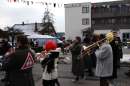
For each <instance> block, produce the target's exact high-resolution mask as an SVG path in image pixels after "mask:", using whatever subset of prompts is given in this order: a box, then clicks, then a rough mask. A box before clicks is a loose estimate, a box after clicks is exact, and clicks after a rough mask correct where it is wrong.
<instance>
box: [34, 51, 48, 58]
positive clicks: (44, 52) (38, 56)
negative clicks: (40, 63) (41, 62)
mask: <svg viewBox="0 0 130 86" xmlns="http://www.w3.org/2000/svg"><path fill="white" fill-rule="evenodd" d="M42 54H45V56H46V54H47V53H46V51H42V52H41V53H40V54H39V55H37V56H36V58H37V59H39V58H40V55H42Z"/></svg>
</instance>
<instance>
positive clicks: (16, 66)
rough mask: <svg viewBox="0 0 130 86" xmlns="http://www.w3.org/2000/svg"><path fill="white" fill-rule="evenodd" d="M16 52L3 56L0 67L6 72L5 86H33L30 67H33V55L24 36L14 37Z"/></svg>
mask: <svg viewBox="0 0 130 86" xmlns="http://www.w3.org/2000/svg"><path fill="white" fill-rule="evenodd" d="M16 39H17V45H18V47H19V48H18V50H16V51H14V52H7V53H6V54H5V58H4V61H3V62H2V67H3V70H4V71H7V75H6V77H5V79H6V80H5V86H35V84H34V80H33V75H32V67H33V66H34V58H35V53H34V52H33V51H32V49H31V48H29V47H28V39H27V36H25V35H18V36H17V37H16Z"/></svg>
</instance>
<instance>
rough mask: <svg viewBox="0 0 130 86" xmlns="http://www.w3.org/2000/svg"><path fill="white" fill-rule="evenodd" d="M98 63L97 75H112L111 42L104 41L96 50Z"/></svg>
mask: <svg viewBox="0 0 130 86" xmlns="http://www.w3.org/2000/svg"><path fill="white" fill-rule="evenodd" d="M95 55H96V57H97V65H96V72H95V75H96V76H99V77H108V76H112V72H113V52H112V48H111V46H110V44H109V43H107V42H105V43H103V44H102V45H101V46H100V48H99V50H97V51H96V52H95Z"/></svg>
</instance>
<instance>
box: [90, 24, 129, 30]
mask: <svg viewBox="0 0 130 86" xmlns="http://www.w3.org/2000/svg"><path fill="white" fill-rule="evenodd" d="M91 27H92V28H93V29H94V30H105V29H112V28H118V29H130V23H124V24H123V23H118V24H95V25H92V26H91Z"/></svg>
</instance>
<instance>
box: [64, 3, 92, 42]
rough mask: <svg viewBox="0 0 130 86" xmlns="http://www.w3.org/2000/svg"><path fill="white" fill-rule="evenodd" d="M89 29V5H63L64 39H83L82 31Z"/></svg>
mask: <svg viewBox="0 0 130 86" xmlns="http://www.w3.org/2000/svg"><path fill="white" fill-rule="evenodd" d="M88 27H91V3H90V2H87V3H72V4H65V38H66V40H67V39H72V40H74V39H75V37H76V36H80V37H81V38H83V34H82V30H83V29H84V28H88Z"/></svg>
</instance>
